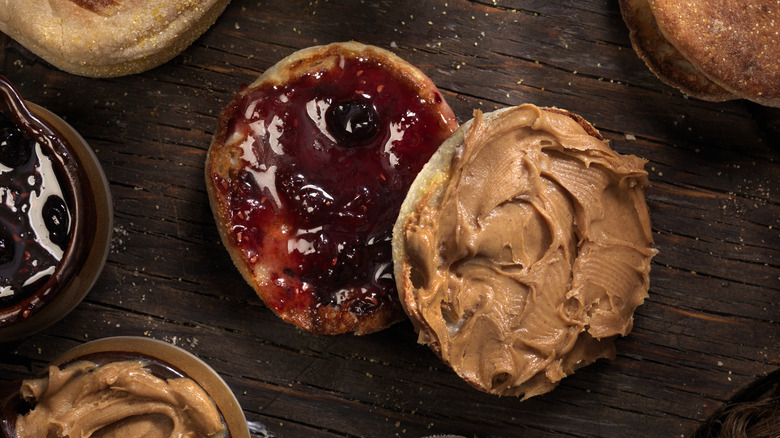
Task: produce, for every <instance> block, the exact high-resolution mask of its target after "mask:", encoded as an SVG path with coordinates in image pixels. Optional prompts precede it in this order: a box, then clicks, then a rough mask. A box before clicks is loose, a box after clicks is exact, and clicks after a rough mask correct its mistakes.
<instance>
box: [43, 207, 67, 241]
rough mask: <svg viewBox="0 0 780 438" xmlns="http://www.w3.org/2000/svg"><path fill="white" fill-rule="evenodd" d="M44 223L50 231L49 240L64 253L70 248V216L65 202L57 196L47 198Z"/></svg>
mask: <svg viewBox="0 0 780 438" xmlns="http://www.w3.org/2000/svg"><path fill="white" fill-rule="evenodd" d="M42 213H43V223H44V224H45V225H46V229H47V230H49V240H51V241H52V242H53V243H54V244H56V245H57V246H59V247H60V248H61V249H62V250H63V251H64V250H65V247H67V246H68V237H69V235H68V231H69V230H70V216H69V215H68V207H67V206H66V205H65V200H63V199H62V198H61V197H59V196H57V195H51V196H49V197H48V198H46V203H44V204H43V212H42Z"/></svg>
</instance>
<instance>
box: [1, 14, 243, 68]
mask: <svg viewBox="0 0 780 438" xmlns="http://www.w3.org/2000/svg"><path fill="white" fill-rule="evenodd" d="M228 2H229V0H145V1H139V0H25V1H13V2H6V4H5V6H3V7H2V8H0V31H2V32H3V33H5V34H7V35H8V36H10V37H11V38H13V39H15V40H16V41H18V42H19V43H21V44H22V45H23V46H25V47H26V48H27V49H29V50H30V51H31V52H33V53H35V54H36V55H38V56H40V57H41V58H43V59H44V60H46V61H48V62H49V63H51V64H52V65H54V66H55V67H57V68H59V69H62V70H64V71H66V72H68V73H72V74H75V75H81V76H90V77H113V76H123V75H129V74H133V73H140V72H142V71H145V70H149V69H151V68H153V67H156V66H158V65H160V64H163V63H165V62H166V61H168V60H170V59H171V58H173V57H174V56H176V55H178V54H179V53H180V52H182V51H183V50H184V49H186V48H187V47H188V46H189V45H190V44H192V42H193V41H195V39H197V38H198V37H199V36H200V35H201V34H202V33H203V32H205V31H206V29H208V28H209V26H211V25H212V24H213V23H214V21H216V19H217V17H218V16H219V15H220V14H221V13H222V11H223V10H224V9H225V7H226V6H227V4H228ZM9 3H10V4H9Z"/></svg>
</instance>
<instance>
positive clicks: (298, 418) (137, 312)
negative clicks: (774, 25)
mask: <svg viewBox="0 0 780 438" xmlns="http://www.w3.org/2000/svg"><path fill="white" fill-rule="evenodd" d="M351 39H354V40H357V41H361V42H364V43H369V44H375V45H378V46H381V47H384V48H387V49H390V50H392V51H394V52H395V53H397V54H399V55H400V56H401V57H403V58H405V59H406V60H408V61H410V62H412V63H413V64H415V65H417V66H418V67H420V68H421V69H422V70H423V71H424V72H425V73H426V74H428V75H429V76H430V77H431V78H432V79H433V81H434V82H435V83H436V84H437V85H438V86H439V88H440V89H441V90H442V92H443V93H444V96H445V98H446V99H447V101H448V102H449V104H450V105H451V106H452V107H453V109H454V110H455V113H456V115H457V116H458V119H459V121H460V122H464V121H466V120H468V119H469V118H470V117H471V114H472V110H473V109H474V108H479V109H482V110H483V111H487V110H492V109H495V108H502V107H506V106H511V105H517V104H520V103H525V102H530V103H534V104H537V105H546V106H558V107H561V108H566V109H569V110H571V111H573V112H576V113H579V114H580V115H582V116H583V117H585V118H586V119H587V120H588V121H590V122H591V123H593V124H594V125H595V126H596V127H597V128H598V129H600V130H601V132H602V133H603V134H604V135H605V136H606V137H607V138H608V139H609V140H610V141H611V144H612V146H613V148H615V149H616V150H617V151H619V152H621V153H631V154H636V155H638V156H641V157H644V158H646V159H647V160H649V162H648V164H647V169H648V171H649V173H650V180H651V182H652V187H651V188H650V189H649V191H648V195H647V197H648V202H649V205H650V208H651V213H652V219H653V232H654V236H655V246H656V248H657V249H658V250H659V251H660V253H659V254H658V255H657V256H656V257H655V258H654V260H653V263H652V272H651V286H650V298H649V299H648V300H647V301H646V302H645V304H644V305H643V306H641V307H640V308H639V309H638V311H637V313H636V315H635V326H634V330H633V332H632V333H631V334H630V335H629V336H627V337H625V338H621V339H620V340H618V342H617V348H618V355H617V358H616V359H615V360H613V361H600V362H598V363H596V364H594V365H591V366H589V367H586V368H583V369H581V370H579V371H577V373H576V374H575V375H573V376H571V377H568V378H566V379H564V381H563V383H562V384H561V385H560V386H559V387H558V388H557V389H555V390H554V391H553V392H552V393H549V394H546V395H543V396H540V397H536V398H533V399H530V400H528V401H525V402H520V401H519V400H518V399H515V398H511V397H504V398H499V397H495V396H492V395H488V394H483V393H480V392H478V391H476V390H474V389H472V388H471V387H469V386H468V385H467V384H465V383H463V382H462V381H461V380H460V379H459V378H458V377H457V376H456V375H455V374H454V373H453V372H452V371H451V370H449V369H448V368H447V367H446V366H444V365H442V364H441V363H440V362H439V360H438V359H437V358H436V357H435V356H434V354H433V353H432V352H431V351H430V350H429V349H428V348H427V347H424V346H420V345H418V344H417V343H416V335H415V333H414V331H413V329H412V326H411V324H410V323H408V322H403V323H399V324H397V325H395V326H393V327H391V328H389V329H387V330H384V331H382V332H379V333H376V334H372V335H368V336H362V337H357V336H352V335H345V336H336V337H316V336H313V335H311V334H308V333H305V332H302V331H300V330H298V329H296V328H294V327H293V326H291V325H288V324H285V323H283V322H282V321H281V320H280V319H279V318H277V317H276V316H275V315H274V314H273V313H272V312H271V311H270V310H269V309H267V308H266V307H265V306H263V304H262V302H261V301H260V300H259V299H258V298H257V297H256V296H255V295H254V293H253V291H252V290H251V289H250V287H249V286H247V285H246V284H245V283H244V281H243V280H242V278H241V277H240V275H239V274H238V271H237V270H236V269H235V268H234V267H233V265H232V263H231V261H230V259H229V257H228V254H227V252H226V251H225V249H224V248H223V247H222V246H221V243H220V241H219V236H218V235H217V231H216V228H215V225H214V221H213V218H212V215H211V212H210V209H209V205H208V200H207V197H206V191H205V185H204V178H203V166H204V158H205V154H206V149H207V147H208V145H209V143H210V141H211V136H212V134H213V132H214V129H215V125H216V119H217V115H218V114H219V112H220V111H221V109H222V108H223V106H224V105H225V104H226V103H227V102H228V101H229V100H230V99H231V98H232V96H233V94H234V93H235V92H236V91H237V90H238V89H239V87H240V86H241V85H242V84H248V83H250V82H252V81H253V80H254V79H255V78H256V77H257V76H258V75H259V74H260V73H261V72H262V71H263V70H264V69H266V68H268V67H269V66H271V65H272V64H273V63H275V62H276V61H278V60H279V59H281V58H282V57H284V56H286V55H288V54H290V53H292V52H293V51H295V50H297V49H300V48H303V47H307V46H310V45H315V44H322V43H328V42H334V41H343V40H351ZM0 74H3V75H5V76H6V77H8V78H9V79H10V80H11V81H12V82H13V83H14V84H15V85H16V86H17V88H18V89H19V90H20V92H21V93H22V95H23V96H24V97H25V98H26V99H27V100H30V101H32V102H35V103H38V104H40V105H42V106H44V107H46V108H48V109H50V110H51V111H53V112H55V113H56V114H59V115H60V116H62V117H63V118H65V119H66V120H67V121H68V122H69V123H70V124H71V125H73V126H74V127H75V128H76V130H78V131H79V132H80V133H81V134H82V135H83V136H84V137H85V138H86V139H87V141H88V142H89V143H90V145H91V146H92V148H93V149H94V151H95V152H96V154H97V156H98V158H99V160H100V162H101V164H102V166H103V168H104V170H105V173H106V175H107V178H108V181H109V183H110V188H111V192H112V196H113V200H114V208H115V223H114V229H113V237H112V243H111V250H110V254H109V256H108V261H107V264H106V267H105V270H104V271H103V273H102V275H101V276H100V278H99V279H98V282H97V284H96V285H95V287H94V288H93V289H92V291H91V292H90V293H89V295H88V296H87V298H86V299H85V300H84V301H83V302H82V303H81V304H80V305H79V306H78V307H77V308H76V309H75V310H74V311H73V312H71V313H70V314H69V315H68V316H67V317H65V318H64V319H63V320H61V321H60V322H59V323H57V324H56V325H54V326H52V327H50V328H49V329H46V330H45V331H43V332H41V333H38V334H35V335H33V336H30V337H28V338H25V339H23V340H20V341H16V342H13V343H8V344H4V345H0V384H2V383H4V382H7V381H9V380H12V379H16V378H19V377H23V376H28V375H31V374H34V373H37V372H39V371H41V370H42V369H44V367H45V366H46V364H47V363H48V362H49V361H50V360H52V359H53V358H54V357H56V356H58V355H59V354H61V353H63V352H64V351H66V350H68V349H70V348H72V347H74V346H76V345H78V344H81V343H84V342H86V341H89V340H93V339H98V338H102V337H107V336H116V335H137V336H147V337H151V338H156V339H161V340H165V341H168V342H170V343H173V344H175V345H177V346H180V347H182V348H184V349H186V350H188V351H190V352H192V353H194V354H196V355H197V356H199V357H200V358H202V359H204V360H205V361H206V362H207V363H209V364H210V365H211V366H212V367H214V368H215V369H216V370H217V371H218V372H219V373H220V374H221V375H222V377H223V378H224V379H225V380H226V381H227V382H228V384H229V385H230V386H231V387H232V388H233V390H234V391H235V393H236V395H237V397H238V399H239V401H240V402H241V404H242V406H243V409H244V411H245V414H246V417H247V419H248V420H249V421H251V422H253V424H254V426H255V430H257V431H258V435H261V436H262V435H263V433H260V432H259V431H260V430H261V429H262V426H264V427H265V430H266V432H265V434H268V435H273V436H277V437H336V436H347V437H358V436H365V437H391V436H400V437H422V436H426V435H430V434H434V433H436V434H441V433H456V434H460V435H464V436H468V437H471V436H479V437H486V436H522V437H543V436H576V437H624V436H653V437H660V436H663V437H682V436H690V435H691V434H692V433H693V432H694V430H695V429H696V428H697V427H698V426H699V425H700V424H701V423H702V422H703V421H704V420H705V419H706V418H707V417H708V416H709V415H710V414H712V413H713V412H714V411H715V410H716V409H717V408H718V407H720V406H721V405H722V404H723V403H724V401H726V400H727V399H729V398H730V397H732V396H733V395H734V394H735V393H737V391H738V390H739V389H740V388H742V387H744V386H745V385H748V384H749V383H750V382H752V381H754V380H755V379H757V378H758V377H761V376H764V375H766V374H768V373H770V372H772V371H774V370H776V369H778V367H780V342H778V336H779V335H780V305H778V303H779V301H780V300H778V293H779V292H780V163H778V158H779V157H780V155H779V151H780V110H777V109H770V108H765V107H761V106H758V105H755V104H752V103H749V102H746V101H734V102H728V103H719V104H716V103H707V102H702V101H698V100H694V99H688V98H685V97H684V96H682V95H681V94H680V93H679V92H677V91H676V90H675V89H672V88H670V87H668V86H666V85H664V84H662V83H661V82H660V81H659V80H658V79H656V78H655V76H653V75H652V74H651V73H650V72H649V70H648V69H647V68H646V67H645V65H644V64H643V63H642V61H640V60H639V59H638V58H637V56H636V54H635V53H634V51H633V50H632V48H631V45H630V43H629V40H628V31H627V29H626V27H625V25H624V23H623V21H622V19H621V16H620V11H619V8H618V5H617V1H616V0H544V1H542V0H526V1H521V0H480V1H477V0H470V1H469V0H423V1H406V0H379V1H374V0H362V1H358V0H352V1H349V0H331V1H327V0H313V1H310V0H260V1H258V0H252V1H249V0H234V1H233V2H232V3H231V4H230V5H229V6H228V8H227V10H226V11H225V13H224V14H223V15H222V16H221V17H220V18H219V20H218V21H217V23H216V24H215V25H214V26H213V27H212V28H211V29H210V30H209V31H208V32H207V33H206V34H204V35H203V36H202V37H201V38H200V39H198V40H197V41H196V42H195V44H194V45H193V46H191V47H190V48H189V49H187V50H186V51H185V52H184V53H183V54H181V55H180V56H178V57H176V58H175V59H173V60H172V61H170V62H168V63H166V64H165V65H163V66H161V67H159V68H156V69H153V70H151V71H148V72H146V73H143V74H138V75H134V76H129V77H122V78H115V79H89V78H83V77H77V76H73V75H69V74H67V73H63V72H61V71H58V70H57V69H55V68H53V67H51V66H50V65H48V64H47V63H45V62H43V61H41V60H40V59H39V58H37V57H36V56H35V55H33V54H31V53H30V52H29V51H27V50H25V49H24V48H23V47H21V46H20V45H19V44H18V43H16V42H14V41H12V40H11V39H9V38H6V37H0Z"/></svg>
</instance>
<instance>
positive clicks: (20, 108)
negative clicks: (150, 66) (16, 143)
mask: <svg viewBox="0 0 780 438" xmlns="http://www.w3.org/2000/svg"><path fill="white" fill-rule="evenodd" d="M0 112H1V113H2V114H3V115H4V116H6V117H8V118H10V119H11V120H12V121H13V122H14V123H15V124H16V125H17V126H18V127H19V128H20V129H22V131H23V132H26V133H27V134H28V135H30V136H31V137H32V138H33V139H35V140H36V141H38V143H39V144H40V145H41V148H42V149H44V150H45V152H46V153H48V154H49V156H50V157H55V158H53V159H52V162H53V165H54V170H55V174H56V175H57V179H58V181H59V182H60V185H61V186H62V192H63V193H62V194H63V196H64V197H65V198H66V203H67V204H68V207H69V210H70V215H71V216H70V217H71V231H70V236H69V240H68V243H67V247H66V249H65V250H64V254H63V256H62V259H61V260H60V261H59V264H58V265H57V267H56V270H55V271H54V273H53V274H52V275H51V276H50V277H49V278H48V280H46V281H45V283H44V284H43V285H41V286H40V287H39V288H37V290H35V291H33V292H32V293H30V292H28V291H25V292H24V293H23V294H20V297H19V298H18V299H10V300H9V299H5V300H3V299H0V343H2V342H6V341H10V340H14V339H19V338H22V337H24V336H28V335H30V334H33V333H35V332H37V331H39V330H42V329H44V328H46V327H48V326H49V325H51V324H53V323H55V322H57V321H58V320H60V319H61V318H62V317H64V316H65V315H66V314H67V313H69V312H70V311H71V310H73V308H74V307H76V305H77V304H78V303H80V302H81V301H82V300H83V299H84V297H85V296H86V295H87V293H88V292H89V290H90V288H91V287H92V285H93V284H94V283H95V281H96V280H97V278H98V276H99V274H100V272H101V271H102V269H103V266H104V264H105V261H106V258H107V256H108V250H109V246H110V240H111V231H112V226H113V206H112V201H111V194H110V191H109V187H108V182H107V180H106V177H105V175H104V174H103V169H102V167H101V166H100V163H99V162H98V160H97V157H95V154H94V152H93V151H92V149H91V148H90V147H89V145H88V144H87V142H86V141H85V140H84V139H83V138H82V137H81V136H80V135H79V134H78V133H77V132H76V131H75V130H74V129H73V128H72V127H71V126H70V125H68V124H67V123H66V122H65V121H63V120H62V119H61V118H60V117H58V116H56V115H55V114H53V113H52V112H50V111H48V110H46V109H45V108H42V107H40V106H38V105H35V104H33V103H28V102H24V101H23V100H22V99H21V97H20V96H19V94H18V92H16V90H15V89H14V88H13V86H11V84H10V83H9V82H8V81H7V80H6V79H5V78H3V77H2V76H0ZM0 189H2V187H0ZM0 280H2V279H0ZM0 286H2V284H0Z"/></svg>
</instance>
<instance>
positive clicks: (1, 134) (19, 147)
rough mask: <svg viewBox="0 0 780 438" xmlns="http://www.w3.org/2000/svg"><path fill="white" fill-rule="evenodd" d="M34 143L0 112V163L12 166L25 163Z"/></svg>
mask: <svg viewBox="0 0 780 438" xmlns="http://www.w3.org/2000/svg"><path fill="white" fill-rule="evenodd" d="M34 144H35V142H34V141H32V140H29V139H28V138H26V136H25V135H24V133H23V132H22V130H21V129H19V128H18V127H17V126H16V125H15V124H14V123H13V122H12V121H11V120H10V119H8V117H6V116H4V115H3V114H0V164H3V165H4V166H7V167H10V168H14V167H19V166H21V165H23V164H25V163H27V161H28V160H29V159H30V155H31V154H32V148H33V145H34Z"/></svg>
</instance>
